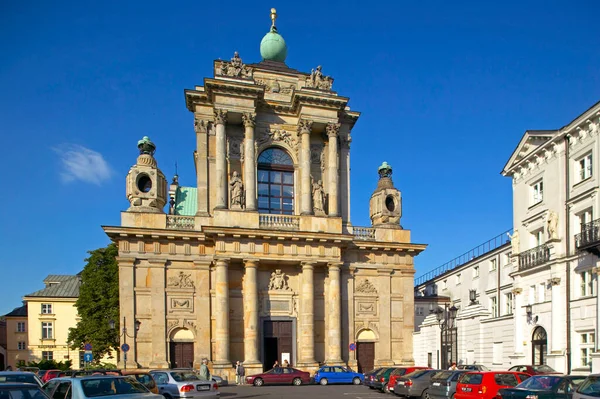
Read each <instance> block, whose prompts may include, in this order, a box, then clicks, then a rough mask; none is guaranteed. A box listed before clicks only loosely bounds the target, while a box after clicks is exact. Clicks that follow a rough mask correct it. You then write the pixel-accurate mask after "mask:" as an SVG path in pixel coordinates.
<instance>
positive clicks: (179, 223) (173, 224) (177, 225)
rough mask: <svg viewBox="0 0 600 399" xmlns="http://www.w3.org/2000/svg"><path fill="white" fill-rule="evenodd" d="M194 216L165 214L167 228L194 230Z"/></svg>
mask: <svg viewBox="0 0 600 399" xmlns="http://www.w3.org/2000/svg"><path fill="white" fill-rule="evenodd" d="M195 224H196V218H194V217H193V216H177V215H167V229H174V230H194V226H195Z"/></svg>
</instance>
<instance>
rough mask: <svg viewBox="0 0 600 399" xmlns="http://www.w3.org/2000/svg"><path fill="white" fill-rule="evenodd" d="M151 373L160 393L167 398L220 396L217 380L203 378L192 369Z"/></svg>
mask: <svg viewBox="0 0 600 399" xmlns="http://www.w3.org/2000/svg"><path fill="white" fill-rule="evenodd" d="M150 375H152V378H154V381H156V385H157V386H158V393H159V394H161V395H163V396H164V397H165V399H174V398H181V399H184V398H202V399H217V398H219V396H220V392H219V387H218V386H217V384H216V383H215V382H213V381H206V380H202V379H200V377H198V375H197V374H196V373H194V372H193V371H190V370H152V371H150Z"/></svg>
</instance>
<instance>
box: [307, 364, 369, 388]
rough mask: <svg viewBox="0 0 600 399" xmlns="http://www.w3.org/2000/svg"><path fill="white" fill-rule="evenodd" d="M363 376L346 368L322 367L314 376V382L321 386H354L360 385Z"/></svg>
mask: <svg viewBox="0 0 600 399" xmlns="http://www.w3.org/2000/svg"><path fill="white" fill-rule="evenodd" d="M364 378H365V376H364V375H362V374H361V373H355V372H354V371H352V370H350V369H349V368H346V367H341V366H323V367H321V368H320V369H319V371H317V372H316V374H315V382H316V383H317V384H321V385H327V384H354V385H359V384H361V383H362V381H363V379H364Z"/></svg>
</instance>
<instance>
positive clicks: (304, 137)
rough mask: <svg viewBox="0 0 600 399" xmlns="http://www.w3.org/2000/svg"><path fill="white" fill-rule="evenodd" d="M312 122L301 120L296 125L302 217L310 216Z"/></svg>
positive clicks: (311, 210)
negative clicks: (298, 144)
mask: <svg viewBox="0 0 600 399" xmlns="http://www.w3.org/2000/svg"><path fill="white" fill-rule="evenodd" d="M312 124H313V122H312V121H309V120H305V119H301V120H300V122H299V123H298V133H299V135H300V146H301V147H300V190H301V193H300V199H301V200H300V210H301V214H302V215H312V214H313V209H312V198H311V196H312V193H311V192H312V187H311V183H310V132H311V129H312Z"/></svg>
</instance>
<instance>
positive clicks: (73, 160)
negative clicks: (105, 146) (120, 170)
mask: <svg viewBox="0 0 600 399" xmlns="http://www.w3.org/2000/svg"><path fill="white" fill-rule="evenodd" d="M54 151H55V152H56V153H57V154H58V156H59V158H60V163H61V166H62V170H61V171H60V177H61V179H62V181H63V182H64V183H70V182H72V181H75V180H81V181H83V182H86V183H92V184H96V185H100V184H101V183H102V182H104V181H106V180H108V179H110V177H111V175H112V169H111V168H110V166H109V165H108V163H107V162H106V161H105V160H104V157H102V154H100V153H99V152H96V151H93V150H90V149H89V148H86V147H84V146H81V145H77V144H63V145H61V146H60V147H56V148H54Z"/></svg>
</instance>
